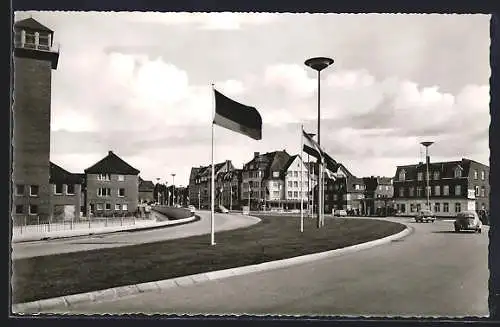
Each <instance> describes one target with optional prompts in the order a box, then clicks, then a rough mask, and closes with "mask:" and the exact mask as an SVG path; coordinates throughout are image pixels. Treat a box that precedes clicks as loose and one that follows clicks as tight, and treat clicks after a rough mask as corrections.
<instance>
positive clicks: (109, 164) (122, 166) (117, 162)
mask: <svg viewBox="0 0 500 327" xmlns="http://www.w3.org/2000/svg"><path fill="white" fill-rule="evenodd" d="M139 172H140V171H139V170H138V169H135V168H134V167H132V166H130V165H129V164H128V163H126V162H125V161H124V160H123V159H122V158H120V157H118V156H117V155H116V154H114V153H113V151H109V152H108V155H107V156H106V157H104V158H103V159H101V160H100V161H98V162H97V163H95V164H94V165H93V166H91V167H89V168H87V169H85V173H86V174H123V175H138V174H139Z"/></svg>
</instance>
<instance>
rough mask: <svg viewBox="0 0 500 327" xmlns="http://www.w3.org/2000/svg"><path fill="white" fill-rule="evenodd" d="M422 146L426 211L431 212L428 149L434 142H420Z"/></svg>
mask: <svg viewBox="0 0 500 327" xmlns="http://www.w3.org/2000/svg"><path fill="white" fill-rule="evenodd" d="M420 144H422V145H423V146H425V165H426V181H427V188H426V190H427V192H426V193H427V209H428V210H431V203H430V193H431V189H430V186H429V147H430V146H431V145H432V144H434V142H420Z"/></svg>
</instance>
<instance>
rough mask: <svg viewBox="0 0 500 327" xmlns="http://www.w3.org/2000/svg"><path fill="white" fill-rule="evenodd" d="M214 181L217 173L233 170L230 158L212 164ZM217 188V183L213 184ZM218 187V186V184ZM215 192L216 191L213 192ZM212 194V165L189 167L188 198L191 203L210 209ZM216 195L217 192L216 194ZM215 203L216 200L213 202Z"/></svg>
mask: <svg viewBox="0 0 500 327" xmlns="http://www.w3.org/2000/svg"><path fill="white" fill-rule="evenodd" d="M214 166H215V170H214V176H215V182H214V184H215V183H216V182H217V178H218V176H219V174H221V173H225V172H228V171H232V170H234V166H233V164H232V163H231V160H226V161H224V162H221V163H217V164H215V165H214ZM215 186H216V188H215V190H217V185H215ZM219 189H220V186H219ZM215 193H217V192H215ZM211 194H212V166H211V165H210V166H205V167H203V166H201V167H196V168H191V175H190V178H189V198H190V202H191V204H193V205H195V206H197V207H199V208H201V209H210V207H211V205H212V203H211ZM216 196H217V194H216ZM215 203H216V204H217V202H215Z"/></svg>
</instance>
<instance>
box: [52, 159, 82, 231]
mask: <svg viewBox="0 0 500 327" xmlns="http://www.w3.org/2000/svg"><path fill="white" fill-rule="evenodd" d="M49 182H50V186H51V197H50V202H51V206H52V208H51V212H52V218H51V221H52V222H62V221H73V220H78V219H80V214H81V212H83V210H84V207H85V198H84V193H83V192H82V186H83V185H84V183H85V176H84V175H83V174H73V173H70V172H68V171H67V170H65V169H63V168H61V167H60V166H58V165H56V164H55V163H52V162H51V163H50V179H49Z"/></svg>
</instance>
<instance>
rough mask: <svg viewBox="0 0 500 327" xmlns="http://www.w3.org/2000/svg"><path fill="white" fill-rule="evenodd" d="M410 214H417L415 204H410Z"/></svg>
mask: <svg viewBox="0 0 500 327" xmlns="http://www.w3.org/2000/svg"><path fill="white" fill-rule="evenodd" d="M410 212H415V204H413V203H410Z"/></svg>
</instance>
